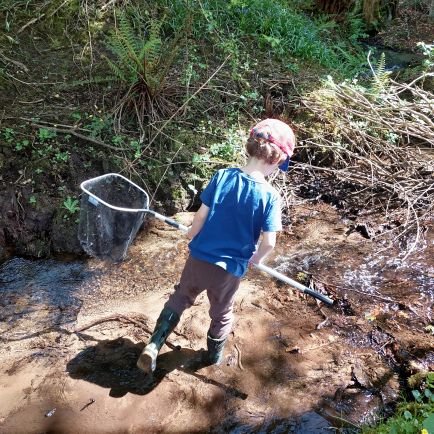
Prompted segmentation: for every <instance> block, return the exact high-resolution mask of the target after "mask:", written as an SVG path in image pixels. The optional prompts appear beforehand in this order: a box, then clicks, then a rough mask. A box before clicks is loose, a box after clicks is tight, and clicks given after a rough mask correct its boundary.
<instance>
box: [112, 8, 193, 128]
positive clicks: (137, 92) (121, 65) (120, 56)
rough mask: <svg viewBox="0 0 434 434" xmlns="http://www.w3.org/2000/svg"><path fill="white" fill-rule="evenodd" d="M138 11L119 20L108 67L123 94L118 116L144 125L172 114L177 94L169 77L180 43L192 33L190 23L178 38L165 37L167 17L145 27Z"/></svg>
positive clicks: (124, 12) (150, 21) (127, 12)
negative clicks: (145, 122)
mask: <svg viewBox="0 0 434 434" xmlns="http://www.w3.org/2000/svg"><path fill="white" fill-rule="evenodd" d="M139 12H140V11H138V10H137V9H133V8H130V9H129V10H128V11H122V12H120V13H118V14H117V15H116V16H117V27H116V30H115V31H114V32H113V33H112V34H111V35H110V36H109V39H108V41H107V46H108V48H109V50H110V52H111V53H112V56H110V58H109V57H108V56H105V59H106V61H107V65H108V67H109V69H110V71H111V73H112V74H113V76H114V77H116V80H117V81H118V82H119V84H120V86H121V90H122V89H123V90H124V93H123V95H122V96H121V98H120V100H119V102H118V105H117V109H116V110H117V113H119V116H120V117H122V116H124V115H125V116H127V114H128V113H130V114H131V113H133V114H134V116H137V119H138V120H139V125H140V127H141V126H142V125H144V122H143V118H144V117H147V118H148V119H152V120H156V119H158V118H160V117H161V116H167V115H169V114H171V113H173V110H174V109H175V108H176V104H175V101H174V98H176V92H175V91H174V88H175V85H174V84H173V82H171V84H170V85H169V84H167V77H168V76H169V73H170V71H171V69H172V66H173V64H174V62H175V60H176V58H177V54H178V52H179V47H180V41H181V38H183V37H184V36H185V35H186V33H187V32H188V31H189V26H188V23H189V19H187V20H186V22H185V25H184V28H183V29H182V30H181V31H179V32H178V33H176V35H175V37H173V38H171V39H165V38H164V37H163V25H164V23H165V17H162V18H160V19H157V18H148V21H147V22H146V23H145V22H144V21H143V18H142V15H141V14H140V13H139Z"/></svg>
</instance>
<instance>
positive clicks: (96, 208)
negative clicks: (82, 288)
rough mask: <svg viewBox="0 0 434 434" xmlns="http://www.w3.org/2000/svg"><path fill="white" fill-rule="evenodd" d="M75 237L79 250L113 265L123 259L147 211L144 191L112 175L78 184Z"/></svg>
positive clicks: (124, 179) (146, 196) (147, 198)
mask: <svg viewBox="0 0 434 434" xmlns="http://www.w3.org/2000/svg"><path fill="white" fill-rule="evenodd" d="M81 189H82V190H83V194H82V197H81V204H80V223H79V229H78V238H79V240H80V244H81V246H82V248H83V250H84V251H85V252H86V253H87V254H89V255H91V256H94V257H98V258H101V259H105V260H110V261H113V262H119V261H122V260H123V259H125V257H126V254H127V250H128V247H129V246H130V244H131V243H132V241H133V240H134V237H135V236H136V233H137V231H138V230H139V228H140V226H141V224H142V222H143V218H144V215H145V213H146V211H147V209H148V204H149V197H148V195H147V194H146V192H145V191H144V190H142V189H141V188H140V187H139V186H138V185H136V184H134V183H133V182H131V181H130V180H128V179H127V178H125V177H123V176H122V175H119V174H116V173H109V174H107V175H103V176H98V177H97V178H93V179H89V180H88V181H85V182H83V183H82V184H81Z"/></svg>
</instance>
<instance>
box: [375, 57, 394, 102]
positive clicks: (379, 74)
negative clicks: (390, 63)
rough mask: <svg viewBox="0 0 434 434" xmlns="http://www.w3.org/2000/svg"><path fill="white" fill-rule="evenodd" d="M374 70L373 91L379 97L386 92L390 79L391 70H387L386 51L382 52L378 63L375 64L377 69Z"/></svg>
mask: <svg viewBox="0 0 434 434" xmlns="http://www.w3.org/2000/svg"><path fill="white" fill-rule="evenodd" d="M372 72H373V78H372V83H371V92H372V94H373V95H374V96H376V97H377V96H379V95H381V94H382V93H384V91H385V89H386V88H387V86H388V84H389V80H390V72H389V71H386V55H385V54H384V53H381V56H380V58H379V59H378V61H377V65H376V66H375V70H373V71H372Z"/></svg>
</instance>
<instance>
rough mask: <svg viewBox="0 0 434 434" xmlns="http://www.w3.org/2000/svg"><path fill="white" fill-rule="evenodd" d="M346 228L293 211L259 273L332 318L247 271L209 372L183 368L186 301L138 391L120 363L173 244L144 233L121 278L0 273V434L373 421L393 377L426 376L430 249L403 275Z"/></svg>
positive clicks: (90, 266)
mask: <svg viewBox="0 0 434 434" xmlns="http://www.w3.org/2000/svg"><path fill="white" fill-rule="evenodd" d="M177 218H178V219H180V220H181V221H183V222H184V223H188V221H189V220H191V218H192V215H191V214H189V213H185V214H180V215H178V216H177ZM354 229H355V228H354V227H353V226H351V222H349V221H345V220H342V219H341V218H340V217H339V216H338V214H337V212H336V210H335V209H334V208H333V207H331V206H328V205H312V204H301V205H298V206H296V207H294V209H293V210H292V224H291V225H290V226H289V227H288V228H287V229H286V230H285V233H282V234H281V235H280V237H279V242H278V243H279V245H278V248H277V249H276V254H275V255H274V257H273V258H272V259H270V260H269V261H268V265H270V266H272V267H274V268H277V269H278V270H279V271H281V272H284V273H286V274H287V275H288V276H290V277H293V278H297V279H305V282H306V283H308V281H309V279H310V281H311V284H313V285H314V287H315V288H316V289H317V290H319V291H325V292H326V293H327V294H328V295H330V296H331V297H333V298H334V299H335V300H336V302H335V306H334V307H327V306H324V305H318V304H317V303H316V301H315V300H314V299H312V298H303V297H301V296H300V295H299V293H298V292H297V291H293V290H291V288H289V287H288V286H286V285H284V284H281V283H279V282H277V281H275V280H274V279H272V278H270V277H269V276H267V275H263V274H262V273H260V272H258V271H255V270H250V271H249V272H248V274H247V276H246V278H245V279H244V280H243V282H242V284H241V287H240V290H239V292H238V295H237V298H236V304H235V314H236V321H235V324H234V329H233V333H232V334H231V336H230V338H229V340H228V344H227V346H226V351H225V359H224V363H223V365H222V366H220V367H207V368H200V369H196V368H195V366H194V365H195V363H194V362H195V361H197V359H198V358H199V357H200V351H201V349H202V348H204V347H205V345H206V330H207V327H208V322H209V320H208V313H207V311H208V302H207V299H206V296H201V297H200V298H199V299H198V300H197V303H196V304H195V306H193V307H192V308H191V309H190V310H188V311H186V312H185V313H184V315H183V317H182V319H181V322H180V324H179V326H178V327H177V329H176V331H175V332H174V333H173V334H172V335H171V336H170V338H169V342H168V344H169V345H167V346H164V347H163V349H162V351H161V355H160V357H159V359H158V368H157V372H156V374H155V376H154V378H153V379H148V378H145V377H144V376H143V374H142V373H141V372H140V371H139V370H138V369H137V368H136V366H135V363H136V360H137V358H138V356H139V354H140V351H141V349H142V348H143V346H144V341H146V340H147V338H148V337H149V335H150V332H151V331H152V328H153V325H154V322H155V320H156V318H157V316H158V314H159V312H160V310H161V308H162V306H163V304H164V302H165V300H166V299H167V296H168V294H169V293H170V291H171V290H172V288H173V285H174V284H175V283H176V282H177V279H178V277H179V275H180V272H181V269H182V266H183V263H184V261H185V259H186V256H187V253H188V250H187V241H186V239H185V238H183V237H182V235H180V233H179V232H178V231H176V230H174V229H172V228H169V227H167V226H164V224H162V223H159V222H156V221H150V222H149V223H148V226H147V228H146V229H145V230H143V231H142V232H141V233H140V234H139V236H138V237H137V239H136V240H135V243H134V244H133V246H132V247H131V248H130V251H129V256H128V259H127V260H126V261H124V262H123V263H121V264H115V265H114V264H105V263H103V262H101V261H98V260H96V259H89V260H84V261H74V262H61V261H54V260H39V261H33V262H32V261H30V260H26V259H20V258H14V259H12V260H10V261H9V262H6V263H4V264H3V265H2V267H1V268H0V280H1V283H2V285H3V287H4V288H5V292H4V294H5V295H6V297H3V299H2V313H1V318H0V320H1V322H0V328H1V330H0V331H1V338H0V339H1V340H2V348H3V349H4V350H3V351H2V352H1V354H0V372H1V375H0V391H1V396H2V399H1V402H0V432H1V433H42V432H47V433H48V432H50V433H54V432H61V433H74V434H76V433H110V432H113V433H157V432H177V433H178V432H188V433H191V432H237V433H244V432H246V433H247V432H267V433H277V432H298V433H307V432H309V433H311V432H312V433H315V432H329V431H326V430H325V429H326V428H325V427H329V426H334V427H346V429H347V432H348V430H350V429H354V428H355V427H357V426H360V425H361V424H363V423H367V422H371V421H373V420H376V419H377V418H378V417H379V416H380V415H384V414H387V413H388V412H389V411H390V410H391V409H393V404H394V402H395V401H396V400H397V399H398V396H399V394H400V393H405V392H406V391H408V386H407V383H406V379H407V378H408V376H410V375H412V374H415V373H417V372H420V371H425V370H429V369H430V370H432V369H434V351H433V348H434V336H433V335H432V330H431V331H430V328H429V327H428V328H427V326H429V325H430V324H432V321H433V319H432V308H433V302H434V268H433V265H434V264H433V263H432V258H433V257H434V255H433V253H434V237H433V234H432V231H430V230H429V231H428V232H427V233H426V242H425V245H424V247H423V248H421V249H420V250H418V251H416V252H414V253H413V254H412V256H411V257H410V258H409V261H408V263H407V264H406V265H405V264H404V265H403V264H400V263H399V261H398V260H397V258H396V256H395V252H393V251H391V250H387V251H384V249H383V251H381V243H379V242H377V241H374V240H371V239H367V238H366V237H364V236H363V235H362V234H361V233H360V232H359V231H357V230H354Z"/></svg>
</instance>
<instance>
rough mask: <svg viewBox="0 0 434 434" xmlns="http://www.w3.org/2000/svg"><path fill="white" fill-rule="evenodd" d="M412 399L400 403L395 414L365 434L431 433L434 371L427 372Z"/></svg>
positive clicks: (364, 431)
mask: <svg viewBox="0 0 434 434" xmlns="http://www.w3.org/2000/svg"><path fill="white" fill-rule="evenodd" d="M412 397H413V399H414V400H412V401H404V402H403V403H401V404H399V406H398V408H397V411H396V414H395V416H393V417H391V418H390V419H388V420H387V422H385V423H382V424H380V425H378V426H376V427H374V428H366V429H364V430H363V431H362V432H363V434H430V433H432V432H434V372H429V373H426V376H425V378H424V379H423V381H422V382H421V385H420V388H419V389H414V390H412Z"/></svg>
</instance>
